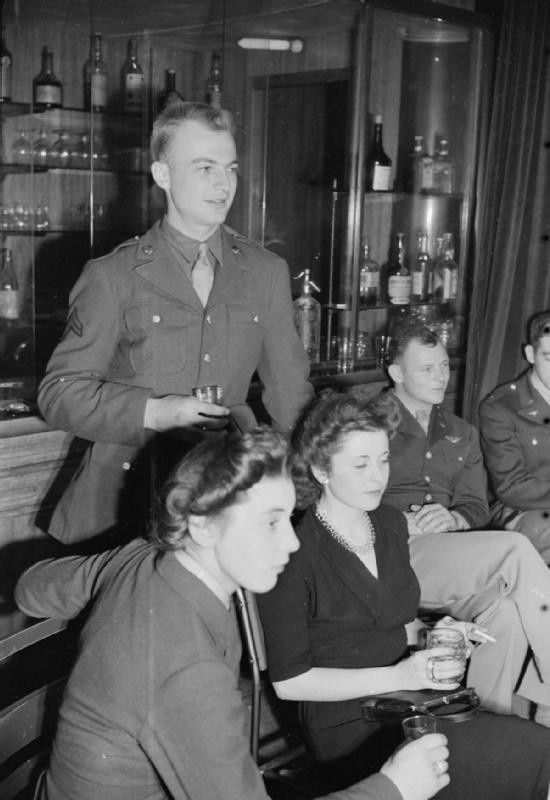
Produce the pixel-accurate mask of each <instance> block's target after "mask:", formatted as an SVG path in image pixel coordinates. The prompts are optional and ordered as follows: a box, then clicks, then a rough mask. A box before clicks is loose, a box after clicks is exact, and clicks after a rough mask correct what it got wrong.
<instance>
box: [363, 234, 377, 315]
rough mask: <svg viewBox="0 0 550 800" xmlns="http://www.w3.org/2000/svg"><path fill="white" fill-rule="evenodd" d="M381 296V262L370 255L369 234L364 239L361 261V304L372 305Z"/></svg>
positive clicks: (374, 304)
mask: <svg viewBox="0 0 550 800" xmlns="http://www.w3.org/2000/svg"><path fill="white" fill-rule="evenodd" d="M379 298H380V264H379V263H378V262H377V261H375V260H374V259H373V258H371V257H370V242H369V239H368V236H365V238H364V240H363V246H362V247H361V258H360V263H359V304H360V305H362V306H367V307H369V306H370V307H372V306H376V305H378V301H379Z"/></svg>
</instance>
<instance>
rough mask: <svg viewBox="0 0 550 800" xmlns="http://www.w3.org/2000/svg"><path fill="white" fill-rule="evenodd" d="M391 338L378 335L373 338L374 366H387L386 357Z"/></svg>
mask: <svg viewBox="0 0 550 800" xmlns="http://www.w3.org/2000/svg"><path fill="white" fill-rule="evenodd" d="M390 342H391V336H387V335H386V334H379V335H378V336H375V337H374V350H375V355H376V366H377V367H380V368H382V369H383V368H384V367H386V366H387V365H388V356H389V348H390Z"/></svg>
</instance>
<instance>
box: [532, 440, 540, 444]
mask: <svg viewBox="0 0 550 800" xmlns="http://www.w3.org/2000/svg"><path fill="white" fill-rule="evenodd" d="M538 443H539V440H538V439H531V444H538Z"/></svg>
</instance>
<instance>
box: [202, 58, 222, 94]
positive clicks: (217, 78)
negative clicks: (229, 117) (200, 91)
mask: <svg viewBox="0 0 550 800" xmlns="http://www.w3.org/2000/svg"><path fill="white" fill-rule="evenodd" d="M206 102H207V103H209V104H210V105H211V106H212V107H213V108H221V107H222V57H221V53H218V52H217V51H215V52H213V53H212V60H211V63H210V73H209V75H208V81H207V83H206Z"/></svg>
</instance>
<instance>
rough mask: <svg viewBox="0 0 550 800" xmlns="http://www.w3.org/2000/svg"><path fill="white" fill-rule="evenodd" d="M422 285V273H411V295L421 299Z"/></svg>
mask: <svg viewBox="0 0 550 800" xmlns="http://www.w3.org/2000/svg"><path fill="white" fill-rule="evenodd" d="M423 284H424V273H423V272H413V275H412V293H413V294H414V295H415V297H422V294H423V292H422V287H423Z"/></svg>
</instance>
